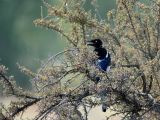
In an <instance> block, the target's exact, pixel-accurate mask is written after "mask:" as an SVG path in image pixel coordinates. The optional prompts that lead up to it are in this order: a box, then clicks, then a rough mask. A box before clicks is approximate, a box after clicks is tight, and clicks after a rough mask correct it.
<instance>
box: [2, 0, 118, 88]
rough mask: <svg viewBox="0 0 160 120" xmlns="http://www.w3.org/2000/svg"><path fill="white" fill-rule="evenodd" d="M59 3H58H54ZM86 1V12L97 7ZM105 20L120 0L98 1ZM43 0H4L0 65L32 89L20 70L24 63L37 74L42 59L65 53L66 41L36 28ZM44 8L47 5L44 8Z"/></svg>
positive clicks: (51, 32)
mask: <svg viewBox="0 0 160 120" xmlns="http://www.w3.org/2000/svg"><path fill="white" fill-rule="evenodd" d="M50 1H51V2H52V4H56V3H57V1H58V0H50ZM91 1H92V0H86V4H85V5H84V8H85V9H86V10H89V9H92V12H94V7H93V6H92V5H91V4H90V3H91ZM97 2H98V4H99V11H100V16H101V18H103V19H104V18H105V17H106V11H108V10H111V9H113V8H115V5H116V0H97ZM40 6H43V3H42V0H0V64H4V65H5V66H6V67H8V68H9V74H11V75H13V76H15V79H16V80H17V84H18V85H19V86H21V87H22V88H24V89H30V87H31V84H30V81H29V78H28V77H27V76H25V75H24V74H23V73H21V72H20V71H19V70H18V67H17V65H16V63H17V62H18V63H20V64H21V65H23V66H26V67H28V68H30V69H32V70H33V71H36V69H38V68H39V67H40V63H41V60H44V59H46V58H48V57H49V56H51V55H54V54H56V53H57V52H60V51H62V50H63V49H64V48H65V46H66V42H65V40H63V38H61V36H60V35H59V34H57V33H56V32H53V31H51V30H47V29H44V28H40V27H35V26H34V24H33V20H35V19H37V18H40V14H41V9H40ZM43 7H44V6H43ZM44 16H45V15H44Z"/></svg>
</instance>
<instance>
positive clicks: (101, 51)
mask: <svg viewBox="0 0 160 120" xmlns="http://www.w3.org/2000/svg"><path fill="white" fill-rule="evenodd" d="M87 45H89V46H93V47H94V51H95V52H96V54H97V56H98V58H97V60H96V66H97V67H98V68H99V69H100V70H101V71H102V72H105V71H107V72H108V71H109V70H110V65H111V56H110V54H109V53H108V51H107V50H106V49H105V48H104V47H103V46H102V45H103V43H102V41H101V40H100V39H93V40H90V41H88V44H87ZM99 81H100V77H96V80H95V83H96V84H97V83H98V82H99ZM102 93H103V94H102V95H101V101H102V111H103V112H106V110H107V107H108V106H107V104H106V103H105V102H104V101H105V99H106V96H107V93H106V91H104V92H102Z"/></svg>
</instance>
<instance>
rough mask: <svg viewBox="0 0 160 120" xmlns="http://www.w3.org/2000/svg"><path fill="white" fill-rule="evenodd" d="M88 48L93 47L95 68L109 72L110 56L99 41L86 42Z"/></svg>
mask: <svg viewBox="0 0 160 120" xmlns="http://www.w3.org/2000/svg"><path fill="white" fill-rule="evenodd" d="M87 45H89V46H93V47H94V51H95V52H96V54H97V56H98V59H97V60H96V66H97V67H98V68H99V69H100V70H101V71H103V72H105V71H107V72H108V71H109V70H110V65H111V56H110V54H109V53H108V51H107V50H106V49H105V48H104V47H103V46H102V45H103V43H102V41H101V40H100V39H93V40H90V41H88V44H87Z"/></svg>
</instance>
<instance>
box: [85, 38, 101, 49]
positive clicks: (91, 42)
mask: <svg viewBox="0 0 160 120" xmlns="http://www.w3.org/2000/svg"><path fill="white" fill-rule="evenodd" d="M87 45H90V46H94V47H95V48H100V47H102V41H101V40H100V39H94V40H89V41H87Z"/></svg>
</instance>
